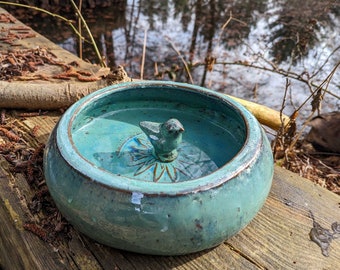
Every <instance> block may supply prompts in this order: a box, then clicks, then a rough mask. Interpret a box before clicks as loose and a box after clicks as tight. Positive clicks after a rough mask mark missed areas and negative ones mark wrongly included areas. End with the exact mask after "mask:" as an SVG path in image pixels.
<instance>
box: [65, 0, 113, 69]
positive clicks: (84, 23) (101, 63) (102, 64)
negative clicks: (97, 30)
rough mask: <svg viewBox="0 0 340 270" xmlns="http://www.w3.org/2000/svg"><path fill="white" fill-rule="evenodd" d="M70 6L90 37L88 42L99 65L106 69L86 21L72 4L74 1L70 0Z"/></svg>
mask: <svg viewBox="0 0 340 270" xmlns="http://www.w3.org/2000/svg"><path fill="white" fill-rule="evenodd" d="M71 4H72V6H73V8H74V9H75V11H76V12H77V14H78V16H79V18H80V19H81V21H82V22H83V25H84V27H85V29H86V31H87V33H88V34H89V36H90V40H91V42H92V45H93V48H94V50H95V52H96V54H97V57H98V59H99V61H100V65H101V66H102V67H107V66H106V63H105V61H103V58H102V57H101V55H100V53H99V50H98V47H97V44H96V41H95V40H94V38H93V35H92V33H91V30H90V28H89V26H88V25H87V23H86V21H85V19H84V17H83V15H82V14H81V13H80V10H79V9H78V7H77V5H76V4H75V3H74V0H71Z"/></svg>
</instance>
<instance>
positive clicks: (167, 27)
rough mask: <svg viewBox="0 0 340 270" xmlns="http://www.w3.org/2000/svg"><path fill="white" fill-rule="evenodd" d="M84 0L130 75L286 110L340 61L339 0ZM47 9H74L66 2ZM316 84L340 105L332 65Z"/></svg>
mask: <svg viewBox="0 0 340 270" xmlns="http://www.w3.org/2000/svg"><path fill="white" fill-rule="evenodd" d="M66 2H67V1H66ZM85 2H86V1H84V7H83V14H84V17H85V19H86V21H87V22H88V24H89V27H90V29H91V31H92V34H93V36H94V38H95V40H96V42H97V44H98V46H99V49H100V51H101V54H102V55H103V56H105V59H106V61H107V63H108V65H109V66H115V65H123V66H124V67H125V69H126V71H127V72H128V74H129V76H130V77H132V78H141V77H142V78H144V79H164V80H176V81H181V82H189V83H194V84H197V85H202V86H205V87H208V88H210V89H213V90H216V91H220V92H224V93H228V94H231V95H235V96H237V97H241V98H245V99H247V100H251V101H255V102H258V103H260V104H264V105H267V106H269V107H271V108H274V109H277V110H280V109H281V108H282V106H283V100H284V99H285V100H286V101H285V105H284V112H285V113H286V114H288V115H290V114H291V113H292V112H293V111H294V109H296V108H298V107H299V106H300V105H301V104H303V103H304V101H305V100H306V99H307V98H308V97H309V96H310V95H311V91H313V90H315V85H320V83H322V82H323V81H324V80H326V78H327V76H328V75H329V74H331V72H332V70H333V69H334V67H335V66H336V65H337V64H339V62H340V35H339V30H340V29H339V25H340V1H338V0H335V1H334V0H333V1H316V0H304V1H299V0H279V1H274V0H257V1H251V0H236V1H235V0H224V1H218V0H210V1H207V0H157V1H156V0H152V1H150V0H139V1H138V0H127V1H111V2H112V3H111V5H110V6H108V7H105V8H104V7H97V8H95V9H90V8H86V3H85ZM106 2H110V1H106ZM5 8H7V6H6V7H5ZM8 8H9V9H10V11H11V13H12V14H13V15H15V16H16V17H18V18H19V19H20V20H21V21H23V22H24V23H26V24H28V25H30V26H32V27H33V28H34V29H35V30H36V31H38V32H39V33H41V34H42V35H44V36H46V37H48V38H49V39H51V40H52V41H53V42H55V43H57V44H59V45H60V46H62V47H64V48H65V49H67V50H70V51H71V52H74V53H75V54H78V55H79V53H78V45H79V44H78V38H77V37H76V35H75V34H74V33H73V32H72V30H71V28H70V27H69V26H68V25H66V24H65V23H63V22H61V21H56V20H55V19H54V18H52V17H50V16H46V15H45V14H42V13H39V12H37V11H33V12H32V11H31V10H30V11H29V12H27V10H26V11H20V10H21V9H19V8H17V7H15V8H13V7H8ZM54 10H55V12H56V13H59V14H61V15H63V16H65V17H67V18H71V19H72V18H74V19H76V18H75V17H74V12H73V11H72V9H68V6H67V4H65V6H64V5H63V6H60V5H59V6H57V7H55V9H54ZM51 25H53V27H51ZM83 33H84V30H83ZM82 45H83V49H84V51H83V58H84V59H87V60H89V61H91V62H94V63H98V59H97V58H96V56H95V55H94V53H93V47H92V46H91V45H90V44H88V42H85V43H83V44H82ZM324 87H325V88H327V89H328V90H327V92H322V94H324V96H323V102H322V108H321V112H329V111H339V110H340V99H339V96H340V71H339V70H337V71H336V72H335V73H334V75H333V76H332V77H331V80H329V81H328V82H327V83H326V84H325V85H324ZM286 90H287V91H286ZM285 92H286V96H285ZM310 104H311V99H309V100H308V102H307V103H306V105H304V107H303V109H302V110H301V112H300V118H299V121H300V123H302V122H303V121H304V120H305V119H306V118H307V116H308V115H309V114H310V111H311V105H310Z"/></svg>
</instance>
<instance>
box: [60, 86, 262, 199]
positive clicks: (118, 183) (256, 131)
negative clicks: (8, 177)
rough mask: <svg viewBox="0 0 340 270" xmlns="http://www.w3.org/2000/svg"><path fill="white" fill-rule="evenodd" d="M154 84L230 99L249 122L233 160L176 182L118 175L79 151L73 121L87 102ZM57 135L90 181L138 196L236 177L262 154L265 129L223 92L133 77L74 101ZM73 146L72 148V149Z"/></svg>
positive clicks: (184, 191)
mask: <svg viewBox="0 0 340 270" xmlns="http://www.w3.org/2000/svg"><path fill="white" fill-rule="evenodd" d="M153 86H157V87H162V86H165V87H171V88H176V89H178V88H181V89H183V90H187V91H191V92H197V93H198V94H201V95H205V96H206V97H214V98H217V99H218V100H220V101H221V102H225V103H227V104H228V106H230V107H232V109H234V110H236V111H238V113H239V115H240V116H241V117H242V118H243V121H244V123H245V126H246V139H245V142H244V144H243V145H242V147H241V149H240V150H239V151H238V152H237V154H236V155H235V156H234V157H233V158H232V159H231V160H229V161H228V162H227V163H225V164H224V165H223V166H221V167H220V168H219V169H217V170H216V171H214V172H212V173H211V174H208V175H205V176H203V177H200V178H195V179H192V180H187V181H182V182H174V183H173V182H172V183H165V182H161V183H158V182H153V181H141V180H139V179H134V178H131V177H127V176H123V175H115V174H114V173H112V172H109V171H107V170H105V169H102V168H99V167H97V166H95V165H94V164H93V163H92V162H90V161H88V160H87V159H86V158H85V157H84V156H82V155H81V154H80V153H79V151H78V150H77V148H76V147H75V145H74V143H73V139H72V130H71V129H72V123H73V121H74V120H75V119H76V117H77V113H79V112H80V111H81V110H82V109H83V108H84V107H85V106H86V105H87V104H89V103H91V102H94V101H95V100H98V99H100V98H103V97H105V96H107V95H110V94H112V93H117V92H121V91H128V90H131V89H135V88H146V87H153ZM55 139H56V144H57V146H58V150H59V152H60V154H61V156H62V157H63V158H64V159H65V161H66V162H67V163H68V164H69V165H70V166H71V167H72V168H73V169H74V170H76V171H77V172H78V173H80V174H81V175H82V176H83V177H84V178H85V179H88V180H89V181H92V182H97V183H98V184H100V185H102V186H104V187H106V188H108V189H115V190H120V191H125V192H129V193H135V194H136V196H144V195H149V196H150V195H163V196H173V195H179V194H187V193H196V192H199V191H204V190H208V189H211V188H215V187H218V186H220V185H222V184H223V183H225V182H227V181H230V180H231V179H233V178H235V177H236V176H237V175H238V174H240V173H241V172H242V171H243V170H245V169H247V168H248V167H250V165H251V164H252V163H254V162H255V160H256V159H257V157H258V156H259V154H260V150H261V148H262V143H263V132H262V128H261V126H260V124H259V123H258V121H257V120H256V118H255V117H254V116H253V115H252V114H251V113H250V112H249V111H248V110H247V109H245V108H244V107H243V106H242V105H241V104H239V103H238V102H236V101H234V100H232V99H231V98H229V97H228V96H227V95H225V94H223V93H219V92H215V91H212V90H209V89H207V88H204V87H200V86H196V85H191V84H186V83H178V82H169V81H132V82H124V83H120V84H115V85H111V86H107V87H105V88H102V89H100V90H97V91H95V92H93V93H91V94H89V95H87V96H85V97H84V98H82V99H80V100H78V101H77V102H76V103H74V104H73V105H72V106H71V107H70V108H68V110H67V111H66V112H65V113H64V114H63V116H62V117H61V119H60V120H59V122H58V124H57V126H56V137H55ZM70 149H73V151H70Z"/></svg>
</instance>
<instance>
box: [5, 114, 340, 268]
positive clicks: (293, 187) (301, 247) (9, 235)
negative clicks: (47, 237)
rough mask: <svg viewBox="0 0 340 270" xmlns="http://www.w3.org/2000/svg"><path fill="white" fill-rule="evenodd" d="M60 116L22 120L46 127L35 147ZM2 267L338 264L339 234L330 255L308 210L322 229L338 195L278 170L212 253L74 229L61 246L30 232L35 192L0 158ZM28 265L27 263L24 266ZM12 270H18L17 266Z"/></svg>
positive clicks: (339, 213) (337, 217)
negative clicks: (145, 247)
mask: <svg viewBox="0 0 340 270" xmlns="http://www.w3.org/2000/svg"><path fill="white" fill-rule="evenodd" d="M57 120H58V116H57V115H48V116H38V117H32V118H27V119H26V120H22V121H21V124H22V125H24V126H26V127H27V128H30V129H31V128H32V127H34V126H36V125H39V126H41V127H42V128H41V129H40V131H39V133H38V134H37V135H38V136H36V137H32V138H28V139H29V143H30V144H32V145H39V144H40V143H45V142H46V140H47V138H48V135H49V133H50V131H51V130H52V128H53V127H54V125H55V123H56V122H57ZM0 162H1V163H0V164H1V166H0V198H1V202H0V204H1V207H0V215H1V223H2V224H5V225H2V226H0V239H1V240H0V266H1V267H2V268H3V269H10V268H9V267H10V266H12V264H13V262H12V260H11V259H10V258H13V257H14V256H20V258H21V259H20V260H18V261H17V263H18V265H17V267H18V268H17V269H20V267H23V266H24V267H25V268H27V267H31V266H32V265H34V268H35V269H337V268H338V266H339V262H340V239H334V240H333V241H332V243H331V244H330V249H329V257H325V256H323V255H322V253H321V249H320V247H319V246H318V245H317V244H316V243H314V242H312V241H311V240H310V238H309V232H310V230H311V228H312V227H313V220H312V219H311V217H310V212H312V213H313V214H314V216H315V219H316V221H317V222H318V223H319V224H320V225H321V226H322V227H324V228H327V229H330V227H331V224H332V223H333V222H335V221H338V222H340V208H339V207H340V197H339V196H337V195H335V194H334V193H331V192H329V191H328V190H326V189H324V188H322V187H319V186H317V185H315V184H313V183H312V182H310V181H309V180H306V179H304V178H301V177H299V176H298V175H296V174H294V173H291V172H288V171H286V170H284V169H282V168H279V167H276V168H275V175H274V180H273V185H272V188H271V192H270V195H269V197H268V199H267V201H266V203H265V205H264V207H263V208H262V209H261V211H260V212H259V213H258V215H257V216H256V217H255V218H254V220H253V221H252V222H251V223H250V224H249V225H248V226H247V227H246V228H245V229H244V230H243V231H242V232H240V233H239V234H237V235H236V236H234V237H232V238H231V239H229V240H228V241H226V242H225V243H223V244H221V245H220V246H218V247H216V248H213V249H211V250H207V251H202V252H198V253H195V254H189V255H185V256H170V257H168V256H165V257H163V256H148V255H141V254H135V253H131V252H125V251H120V250H117V249H114V248H110V247H107V246H103V245H101V244H98V243H96V242H95V241H93V240H91V239H89V238H87V237H86V236H84V235H82V234H81V233H78V232H77V231H76V230H74V229H72V230H71V231H70V236H71V240H69V239H63V240H62V242H60V243H59V245H58V247H55V246H53V245H51V244H49V243H46V242H45V241H43V240H41V239H39V238H38V237H37V236H36V235H34V234H32V233H30V232H28V231H25V230H24V229H23V228H22V224H23V223H24V222H25V220H28V219H31V218H32V217H31V214H30V212H29V210H28V207H27V203H28V202H29V201H30V198H32V196H33V194H32V191H30V187H29V186H28V185H27V183H26V180H25V178H24V177H23V176H22V175H15V176H14V175H12V174H11V173H10V172H9V170H8V168H7V167H8V165H7V161H5V160H4V159H1V161H0ZM26 266H27V267H26ZM11 269H13V268H11Z"/></svg>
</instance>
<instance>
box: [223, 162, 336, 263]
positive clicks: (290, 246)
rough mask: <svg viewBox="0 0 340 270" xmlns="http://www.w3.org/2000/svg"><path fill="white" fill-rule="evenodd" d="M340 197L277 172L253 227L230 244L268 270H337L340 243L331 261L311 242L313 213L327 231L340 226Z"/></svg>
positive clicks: (333, 249)
mask: <svg viewBox="0 0 340 270" xmlns="http://www.w3.org/2000/svg"><path fill="white" fill-rule="evenodd" d="M339 207H340V197H339V196H337V195H336V194H334V193H331V192H329V191H328V190H326V189H324V188H321V187H320V186H317V185H315V184H313V183H311V182H310V181H308V180H306V179H304V178H301V177H299V176H298V175H296V174H294V173H291V172H288V171H286V170H284V169H282V168H279V167H276V168H275V176H274V182H273V186H272V189H271V192H270V195H269V198H268V200H267V202H266V204H265V206H264V207H263V209H262V210H261V211H260V212H259V214H258V216H257V217H256V218H255V219H254V220H253V221H252V222H251V224H250V225H249V226H248V227H247V228H246V229H244V230H243V231H242V233H240V234H238V235H236V236H235V237H233V238H232V239H231V240H229V241H228V243H230V244H231V245H232V246H234V247H235V248H237V249H238V250H241V251H242V253H243V254H245V255H246V256H247V257H249V258H252V259H253V260H254V261H256V262H258V263H259V264H260V265H262V266H263V267H264V268H267V269H337V268H338V267H339V265H340V239H335V240H333V241H332V242H331V244H330V250H329V257H325V256H323V255H322V253H321V249H320V247H318V245H317V244H316V243H314V242H312V241H311V240H310V237H309V233H310V230H311V228H312V227H313V220H312V219H311V217H310V211H311V212H312V213H313V214H314V216H315V219H316V221H317V222H318V223H320V225H321V226H322V227H324V228H326V229H330V228H331V224H332V223H333V222H335V221H337V222H340V209H339Z"/></svg>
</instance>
